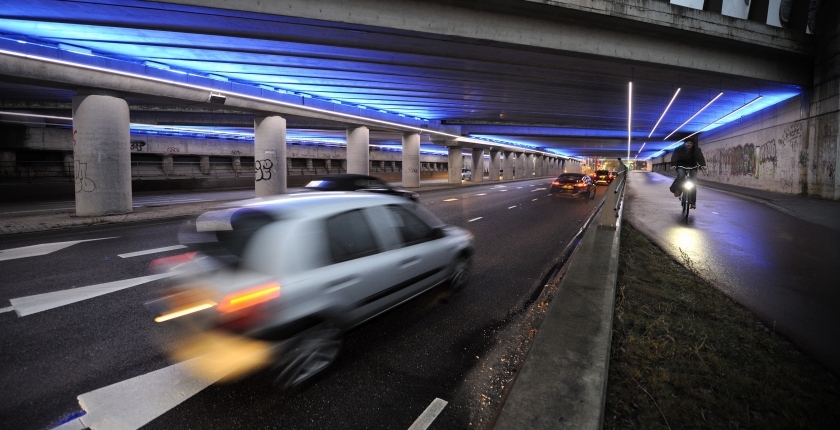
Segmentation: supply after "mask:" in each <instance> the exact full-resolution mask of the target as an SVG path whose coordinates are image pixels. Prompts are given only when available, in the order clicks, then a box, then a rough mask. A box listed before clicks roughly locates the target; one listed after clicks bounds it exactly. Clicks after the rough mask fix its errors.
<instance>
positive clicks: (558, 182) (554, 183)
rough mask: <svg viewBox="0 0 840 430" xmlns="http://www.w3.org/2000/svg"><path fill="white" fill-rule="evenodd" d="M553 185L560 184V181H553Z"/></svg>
mask: <svg viewBox="0 0 840 430" xmlns="http://www.w3.org/2000/svg"><path fill="white" fill-rule="evenodd" d="M551 185H560V181H554V182H552V183H551Z"/></svg>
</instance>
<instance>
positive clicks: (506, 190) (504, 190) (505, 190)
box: [499, 190, 507, 191]
mask: <svg viewBox="0 0 840 430" xmlns="http://www.w3.org/2000/svg"><path fill="white" fill-rule="evenodd" d="M499 191H507V190H499Z"/></svg>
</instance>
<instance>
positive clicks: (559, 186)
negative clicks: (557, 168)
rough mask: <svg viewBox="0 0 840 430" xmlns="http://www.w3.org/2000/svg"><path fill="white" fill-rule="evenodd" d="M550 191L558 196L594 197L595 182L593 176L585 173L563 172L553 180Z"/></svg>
mask: <svg viewBox="0 0 840 430" xmlns="http://www.w3.org/2000/svg"><path fill="white" fill-rule="evenodd" d="M548 193H549V194H551V195H553V196H557V197H572V198H577V199H582V200H585V199H594V198H595V184H593V183H592V178H590V177H589V176H588V175H585V174H583V173H563V174H562V175H560V176H558V177H557V178H556V179H555V180H554V181H552V182H551V187H550V188H549V189H548Z"/></svg>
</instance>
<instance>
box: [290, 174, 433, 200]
mask: <svg viewBox="0 0 840 430" xmlns="http://www.w3.org/2000/svg"><path fill="white" fill-rule="evenodd" d="M306 189H308V190H314V191H366V192H371V193H379V194H389V195H392V196H398V197H403V198H406V199H409V200H413V201H415V202H417V201H420V195H419V194H417V193H415V192H414V191H409V190H398V189H395V188H393V187H391V186H390V185H388V184H387V183H386V182H385V181H383V180H381V179H379V178H376V177H373V176H368V175H357V174H352V173H347V174H341V175H329V176H324V177H323V178H320V179H316V180H314V181H311V182H309V183H308V184H306Z"/></svg>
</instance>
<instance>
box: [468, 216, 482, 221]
mask: <svg viewBox="0 0 840 430" xmlns="http://www.w3.org/2000/svg"><path fill="white" fill-rule="evenodd" d="M482 218H484V217H482V216H480V217H478V218H473V219H471V220H469V221H467V222H473V221H478V220H480V219H482Z"/></svg>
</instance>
